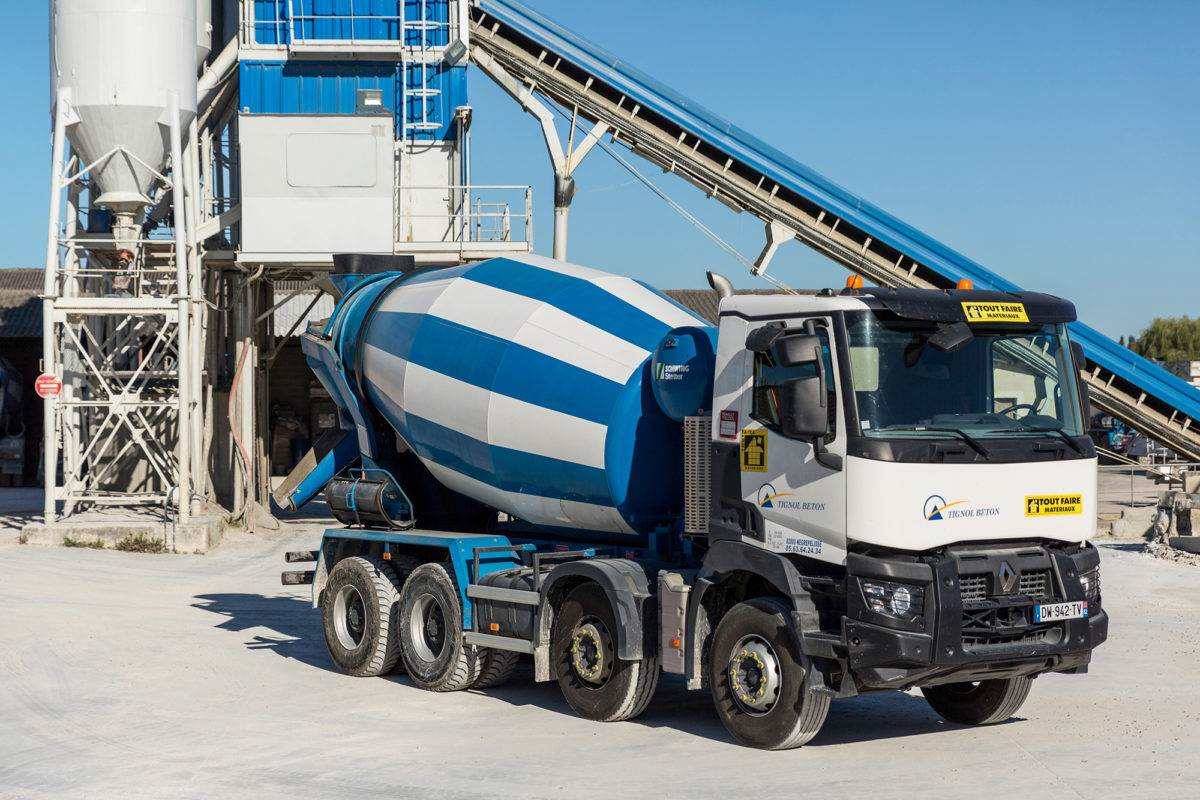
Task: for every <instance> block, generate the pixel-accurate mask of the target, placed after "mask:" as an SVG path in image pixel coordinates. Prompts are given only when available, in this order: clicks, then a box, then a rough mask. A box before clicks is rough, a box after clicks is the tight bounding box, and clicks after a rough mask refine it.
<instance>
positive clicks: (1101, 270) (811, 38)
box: [0, 0, 1200, 337]
mask: <svg viewBox="0 0 1200 800" xmlns="http://www.w3.org/2000/svg"><path fill="white" fill-rule="evenodd" d="M525 2H526V3H527V4H529V5H531V6H533V7H534V8H535V9H537V10H539V11H541V12H542V13H544V14H546V15H547V16H550V17H552V18H553V19H555V20H557V21H558V22H560V23H561V24H563V25H564V26H566V27H567V28H570V29H572V30H574V31H576V32H578V33H580V34H582V35H584V36H585V37H586V38H588V39H590V40H592V41H593V42H595V43H597V44H599V45H601V46H602V47H605V48H606V49H608V50H610V51H611V52H613V53H614V54H616V55H618V56H619V57H621V58H622V59H623V60H625V61H627V62H629V63H632V64H634V65H636V66H638V67H639V68H641V69H643V70H644V71H646V72H648V73H649V74H651V75H653V76H654V77H655V78H657V79H659V80H660V81H662V82H663V83H665V84H666V85H668V86H671V87H672V88H674V89H676V90H677V91H679V92H681V93H682V94H684V95H686V96H688V97H690V98H692V99H694V100H696V101H698V102H700V103H701V104H703V105H705V106H707V107H708V108H710V109H711V110H713V111H715V112H717V113H718V114H720V115H721V116H724V117H725V118H727V119H729V120H731V121H732V122H734V123H735V124H737V125H739V126H740V127H742V128H744V129H746V130H748V131H749V132H751V133H753V134H755V135H757V136H759V137H760V138H762V139H764V140H766V141H767V142H769V143H771V144H773V145H775V146H776V147H778V148H779V149H780V150H783V151H784V152H787V153H789V154H791V155H792V156H794V157H795V158H797V159H798V160H799V161H801V162H802V163H804V164H807V165H808V166H810V167H812V168H813V169H816V170H817V171H819V172H821V173H822V174H824V175H826V176H827V177H829V178H830V179H832V180H834V181H835V182H837V183H839V184H841V185H842V186H844V187H846V188H847V189H849V190H851V191H853V192H855V193H857V194H859V195H861V196H863V197H865V198H866V199H868V200H870V201H872V202H874V203H875V204H877V205H879V206H881V207H883V208H884V209H886V210H887V211H889V212H891V213H893V214H895V215H896V216H898V217H900V218H901V219H903V220H905V221H906V222H908V223H910V224H912V225H915V226H916V227H918V228H920V229H922V230H923V231H925V232H926V233H928V234H930V235H932V236H933V237H935V238H937V239H940V240H941V241H943V242H945V243H946V244H947V245H949V246H951V247H953V248H955V249H957V250H959V251H960V252H962V253H964V254H965V255H967V256H969V257H970V258H973V259H974V260H976V261H978V262H980V263H982V264H983V265H984V266H986V267H988V268H990V269H992V270H994V271H996V272H999V273H1001V274H1003V275H1004V276H1006V277H1007V278H1009V279H1011V280H1013V281H1014V282H1016V283H1018V284H1020V285H1022V286H1024V287H1026V288H1029V289H1038V290H1042V291H1048V292H1052V293H1055V294H1060V295H1063V296H1066V297H1069V298H1071V299H1073V300H1074V301H1075V302H1076V305H1077V306H1078V307H1079V312H1080V317H1081V319H1083V320H1084V321H1086V322H1088V323H1089V324H1091V325H1093V326H1095V327H1097V328H1099V329H1100V330H1101V331H1103V332H1104V333H1107V334H1109V335H1110V336H1113V337H1116V336H1119V335H1122V334H1130V333H1136V332H1137V331H1138V330H1139V329H1141V328H1142V327H1144V326H1145V325H1146V324H1147V323H1148V322H1149V321H1150V320H1151V319H1152V318H1153V317H1155V316H1180V315H1183V314H1188V315H1190V316H1193V317H1195V316H1198V315H1200V255H1198V254H1200V147H1198V143H1200V44H1198V43H1197V34H1198V32H1200V2H1190V1H1180V2H1171V1H1170V0H1156V1H1155V2H1153V3H1129V2H1125V3H1120V2H1103V1H1102V0H1087V1H1086V2H1084V1H1082V0H1080V1H1078V2H1069V1H1067V0H1060V1H1059V2H1054V3H1046V2H1027V1H1025V0H1013V1H1012V2H1007V3H965V2H961V0H959V1H957V2H932V1H928V2H927V1H924V0H914V1H913V2H907V3H897V2H893V1H890V0H872V1H868V0H846V2H841V3H823V4H816V3H809V2H785V1H784V0H761V1H760V2H757V3H753V4H741V3H730V2H722V3H718V2H715V0H695V1H694V2H657V3H647V2H635V0H612V2H608V3H602V4H596V3H585V2H562V1H561V0H560V2H552V1H551V0H525ZM747 9H751V10H752V11H747ZM47 17H48V15H47V9H46V6H45V5H43V4H36V3H21V4H14V7H13V8H10V9H9V11H8V23H7V24H6V25H5V26H4V28H3V30H2V32H0V37H2V38H0V45H2V48H0V58H2V59H3V66H4V74H5V76H6V79H5V81H4V82H3V88H2V89H0V92H3V96H2V98H0V99H2V105H0V107H2V108H3V109H4V112H3V113H4V122H5V124H4V125H3V126H2V127H0V152H2V153H3V154H4V162H5V166H4V178H3V184H2V185H3V188H4V191H3V192H2V193H0V230H3V233H4V237H3V239H4V241H5V243H6V245H7V251H6V253H5V254H4V256H3V257H2V258H0V266H40V265H41V264H42V262H43V260H44V252H45V251H44V248H45V230H46V214H47V207H48V186H47V182H48V175H49V170H50V166H49V146H50V138H49V117H48V106H49V88H48V84H47V81H48V74H49V67H48V59H47V35H48V34H47ZM470 94H471V103H472V105H474V106H475V109H476V113H475V121H474V126H473V141H472V146H473V179H474V182H475V183H480V184H484V183H502V184H508V183H532V184H533V186H534V204H535V213H536V214H538V218H537V221H536V223H535V232H536V237H535V238H536V249H537V250H538V252H542V253H546V254H549V251H550V233H551V227H552V209H551V208H550V202H551V197H552V186H551V172H550V166H549V161H548V159H547V156H546V152H545V148H544V145H543V144H542V140H541V135H540V132H539V130H538V128H537V125H536V123H535V122H534V120H533V118H532V117H531V116H529V115H527V114H525V113H524V112H522V111H521V110H520V109H519V107H517V106H516V105H515V104H514V103H512V102H511V101H510V100H508V98H507V96H505V95H503V94H502V93H501V92H500V91H499V90H498V89H497V88H496V87H494V86H493V85H492V84H491V83H490V82H489V81H488V79H487V78H486V77H485V76H483V75H482V74H480V73H478V72H474V71H473V73H472V78H471V88H470ZM634 163H635V164H637V166H638V167H639V169H642V170H643V171H644V172H645V173H646V174H647V175H650V176H652V177H653V179H654V180H655V182H656V183H658V184H659V185H660V186H662V187H663V188H664V189H665V190H667V191H668V193H670V194H671V195H672V196H673V197H674V198H675V199H676V200H677V201H679V202H681V203H682V204H683V205H684V206H685V207H687V208H688V209H689V210H690V211H692V213H694V214H695V215H696V216H698V217H699V218H700V219H701V220H703V221H704V222H705V223H706V224H708V225H709V226H710V227H712V228H713V229H714V230H716V231H717V232H718V233H719V234H720V235H721V236H722V237H724V238H725V239H727V240H728V241H729V242H730V243H732V244H733V245H734V246H735V247H737V248H738V249H739V250H740V251H741V252H742V253H743V254H745V255H746V256H748V257H750V258H753V257H754V256H755V255H756V254H757V252H758V250H759V248H760V247H761V244H762V239H761V237H762V225H761V223H760V222H759V221H758V220H757V219H754V218H752V217H750V216H748V215H746V214H741V215H738V214H734V213H733V212H731V211H729V210H728V209H727V208H725V207H724V206H722V205H720V204H718V203H713V202H711V201H709V200H707V199H705V198H704V196H703V195H702V194H701V193H700V192H699V191H697V190H695V189H693V188H691V187H690V186H689V185H688V184H686V183H683V182H682V181H680V180H678V179H676V178H673V177H671V176H666V175H663V174H662V173H661V172H659V171H658V170H657V169H655V168H654V167H652V166H650V165H648V164H646V163H645V162H640V161H637V160H634ZM576 180H577V182H578V185H579V192H578V194H577V196H576V200H575V203H574V205H573V207H572V210H571V238H570V251H569V256H570V259H571V260H572V261H576V262H579V263H583V264H587V265H589V266H594V267H598V268H601V269H606V270H609V271H613V272H618V273H623V274H629V275H634V276H637V277H641V278H643V279H645V280H648V281H649V282H651V283H653V284H655V285H657V286H659V287H661V288H688V287H700V286H702V285H703V281H704V277H703V276H704V271H705V270H706V269H716V270H718V271H720V272H723V273H724V274H726V275H727V276H728V277H730V278H731V279H732V280H733V281H734V283H735V285H737V286H739V287H746V288H756V287H765V285H766V284H764V283H762V282H761V281H758V280H757V279H754V278H752V277H750V276H749V275H747V274H745V273H744V270H743V268H742V267H741V266H740V265H739V264H738V263H737V262H735V261H733V260H732V259H730V258H729V257H728V256H727V255H726V254H725V253H723V252H722V251H721V250H719V249H718V248H717V247H716V246H715V245H713V244H712V243H710V242H709V241H708V240H707V239H706V238H704V237H702V236H701V235H700V234H699V233H698V232H697V231H696V230H695V229H694V228H692V227H691V225H690V224H688V223H687V222H685V221H684V220H682V219H681V218H680V217H678V216H677V215H676V214H675V213H674V212H673V211H671V210H670V209H669V208H668V207H667V206H666V205H665V204H664V203H662V201H660V200H659V199H657V198H656V197H654V196H653V195H652V194H650V192H649V191H647V190H646V189H645V188H644V187H642V186H640V185H638V184H636V183H634V182H632V181H633V179H632V177H631V176H630V175H629V174H628V173H626V172H625V171H624V170H623V169H622V168H621V167H620V166H619V165H616V164H615V163H614V162H613V161H612V160H611V159H609V157H608V156H607V155H606V154H604V153H603V152H602V151H600V150H599V149H597V150H595V151H593V153H592V154H591V155H589V156H588V159H587V160H586V161H585V162H584V164H583V166H581V167H580V169H579V170H578V171H577V173H576ZM769 271H770V273H771V274H773V275H774V276H776V277H777V278H779V279H781V280H783V281H785V282H786V283H788V284H789V285H791V286H796V287H812V286H823V285H830V284H834V285H841V283H842V282H843V281H844V276H845V275H846V274H847V273H846V272H845V271H844V270H842V269H841V268H840V267H837V266H834V265H832V264H831V263H830V262H828V261H826V260H825V259H823V258H822V257H820V256H817V255H816V254H814V253H811V252H810V251H808V250H807V249H806V248H804V247H803V246H802V245H801V244H799V243H798V242H793V243H789V244H787V245H785V246H784V247H783V248H781V250H780V252H779V254H778V255H777V256H776V258H775V261H774V262H773V263H772V266H771V269H770V270H769Z"/></svg>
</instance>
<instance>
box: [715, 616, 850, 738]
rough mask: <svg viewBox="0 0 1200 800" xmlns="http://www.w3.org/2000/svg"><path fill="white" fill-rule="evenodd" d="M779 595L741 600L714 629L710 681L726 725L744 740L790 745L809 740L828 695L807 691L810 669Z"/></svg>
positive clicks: (822, 716)
mask: <svg viewBox="0 0 1200 800" xmlns="http://www.w3.org/2000/svg"><path fill="white" fill-rule="evenodd" d="M790 611H791V607H790V606H789V605H788V604H787V603H785V602H784V601H782V600H779V599H777V598H760V599H757V600H750V601H747V602H745V603H739V604H737V605H736V606H734V607H733V608H732V609H730V610H729V613H727V614H726V615H725V616H724V617H722V619H721V622H720V624H718V625H717V631H716V633H715V634H713V640H712V648H711V650H710V653H711V656H710V660H709V664H708V683H709V686H710V687H711V689H712V696H713V704H714V705H716V707H717V714H718V716H720V717H721V722H722V723H724V725H725V729H726V730H728V731H729V733H730V734H732V735H733V738H735V739H737V740H738V741H739V742H741V743H742V744H744V745H746V746H748V747H758V748H761V749H763V750H787V749H789V748H792V747H799V746H800V745H802V744H805V743H807V742H808V741H809V740H810V739H812V738H813V737H814V736H816V735H817V731H819V730H821V725H822V724H824V722H825V716H826V715H827V714H828V713H829V696H828V695H824V694H813V693H811V692H809V691H807V688H806V686H805V678H806V677H807V675H808V671H809V670H810V669H811V668H812V666H811V664H810V663H809V661H808V658H807V657H806V656H805V655H804V654H803V653H801V652H800V642H799V641H798V640H797V638H796V635H795V634H794V633H793V632H792V629H791V626H790V625H789V623H788V619H789V616H790Z"/></svg>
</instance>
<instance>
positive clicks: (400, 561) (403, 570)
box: [388, 556, 421, 675]
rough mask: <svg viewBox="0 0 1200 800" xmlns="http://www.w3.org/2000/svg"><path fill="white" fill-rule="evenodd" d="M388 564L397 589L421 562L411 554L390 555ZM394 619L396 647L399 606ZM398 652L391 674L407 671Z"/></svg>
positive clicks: (402, 587)
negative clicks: (394, 574)
mask: <svg viewBox="0 0 1200 800" xmlns="http://www.w3.org/2000/svg"><path fill="white" fill-rule="evenodd" d="M388 564H389V565H391V567H392V571H393V572H395V573H396V590H397V591H403V590H404V582H405V581H406V580H408V576H409V575H411V574H412V571H413V570H414V569H416V568H417V567H419V566H421V562H420V561H418V560H417V559H415V558H413V557H412V556H392V557H391V559H390V560H389V561H388ZM395 619H396V623H395V624H396V647H397V648H400V647H401V644H400V628H399V625H400V609H399V608H397V609H396V615H395ZM398 652H399V656H400V657H399V658H397V659H396V664H395V666H393V667H392V674H394V675H403V674H404V673H405V672H407V670H406V669H404V653H403V652H400V651H398Z"/></svg>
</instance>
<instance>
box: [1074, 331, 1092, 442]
mask: <svg viewBox="0 0 1200 800" xmlns="http://www.w3.org/2000/svg"><path fill="white" fill-rule="evenodd" d="M1071 360H1072V361H1074V362H1075V385H1076V386H1078V387H1079V413H1080V414H1082V415H1083V427H1084V429H1085V430H1086V429H1087V428H1088V426H1090V425H1091V421H1092V398H1091V395H1090V393H1089V390H1088V385H1087V381H1086V380H1084V378H1083V371H1084V369H1086V368H1087V356H1085V355H1084V354H1083V345H1081V344H1080V343H1079V342H1071Z"/></svg>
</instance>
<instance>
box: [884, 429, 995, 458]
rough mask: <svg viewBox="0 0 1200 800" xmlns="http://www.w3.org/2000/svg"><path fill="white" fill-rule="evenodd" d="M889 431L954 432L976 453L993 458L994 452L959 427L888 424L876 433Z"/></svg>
mask: <svg viewBox="0 0 1200 800" xmlns="http://www.w3.org/2000/svg"><path fill="white" fill-rule="evenodd" d="M887 431H933V432H935V433H953V434H954V435H955V436H960V437H962V440H963V441H964V442H966V443H967V444H968V445H970V446H971V449H972V450H974V451H975V452H976V453H979V455H981V456H983V457H984V458H986V459H988V460H989V461H990V460H991V458H992V454H991V453H989V452H988V451H987V450H985V449H984V447H983V445H981V444H980V443H979V442H978V440H976V439H975V438H974V437H972V436H968V435H967V434H966V433H965V432H963V431H961V430H959V429H958V428H942V427H934V426H930V425H888V426H887V427H886V428H879V429H878V430H877V431H876V433H885V432H887Z"/></svg>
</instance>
